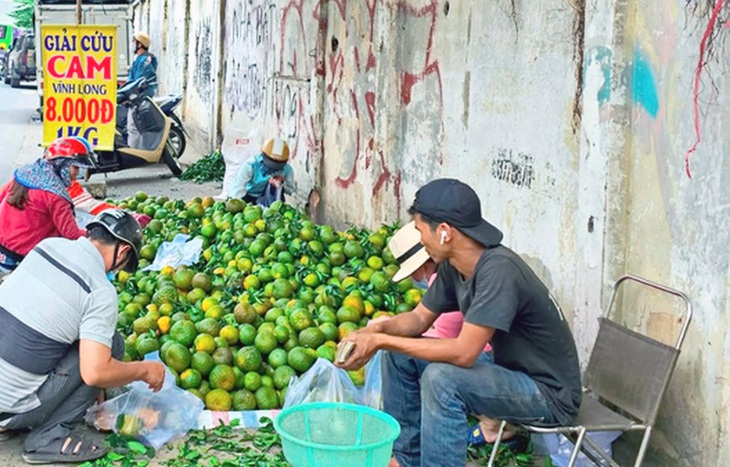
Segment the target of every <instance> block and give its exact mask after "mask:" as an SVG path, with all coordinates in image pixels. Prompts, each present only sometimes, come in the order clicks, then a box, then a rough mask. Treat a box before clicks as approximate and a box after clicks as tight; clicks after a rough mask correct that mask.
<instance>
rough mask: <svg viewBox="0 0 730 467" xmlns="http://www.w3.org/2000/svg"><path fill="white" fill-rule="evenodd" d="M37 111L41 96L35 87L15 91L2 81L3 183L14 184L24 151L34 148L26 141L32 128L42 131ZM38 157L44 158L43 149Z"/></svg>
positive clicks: (0, 163)
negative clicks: (12, 181)
mask: <svg viewBox="0 0 730 467" xmlns="http://www.w3.org/2000/svg"><path fill="white" fill-rule="evenodd" d="M37 107H38V94H37V91H36V88H35V84H34V83H33V84H29V85H24V87H22V88H19V89H13V88H11V87H10V86H8V85H6V84H3V83H2V81H0V148H2V150H1V151H0V182H2V183H5V182H6V181H8V180H10V177H11V174H12V169H13V168H14V166H15V165H16V161H17V160H18V159H19V156H20V152H21V148H28V147H32V146H30V141H28V142H26V141H25V137H26V134H27V130H28V128H29V127H30V126H32V125H35V126H39V127H40V124H39V123H33V122H32V117H33V114H34V113H35V109H36V108H37ZM36 144H37V143H36ZM24 150H26V151H27V150H28V149H24ZM32 150H33V149H31V151H32ZM38 155H40V149H38V152H37V153H36V155H35V156H34V157H37V156H38Z"/></svg>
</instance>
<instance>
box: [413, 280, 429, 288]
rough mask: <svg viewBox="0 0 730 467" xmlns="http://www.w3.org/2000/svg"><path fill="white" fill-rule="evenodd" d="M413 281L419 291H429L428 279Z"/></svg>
mask: <svg viewBox="0 0 730 467" xmlns="http://www.w3.org/2000/svg"><path fill="white" fill-rule="evenodd" d="M411 280H412V281H413V285H415V286H416V287H417V288H419V289H427V288H428V279H420V280H416V279H411Z"/></svg>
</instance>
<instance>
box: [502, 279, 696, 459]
mask: <svg viewBox="0 0 730 467" xmlns="http://www.w3.org/2000/svg"><path fill="white" fill-rule="evenodd" d="M626 281H631V282H635V283H638V284H640V285H642V286H646V287H648V288H650V289H654V290H656V291H659V292H662V293H666V294H669V295H673V296H675V297H678V298H680V299H681V300H682V301H683V302H684V305H685V312H684V316H683V319H682V322H681V329H680V332H679V335H678V337H677V340H676V343H675V345H674V346H673V347H672V346H669V345H667V344H664V343H661V342H659V341H657V340H654V339H652V338H650V337H648V336H645V335H643V334H640V333H637V332H635V331H632V330H630V329H628V328H626V327H624V326H622V325H620V324H618V323H616V322H615V321H612V320H610V319H609V317H610V314H611V310H612V309H613V306H614V304H615V301H616V297H617V294H618V292H619V289H620V287H621V285H622V284H624V283H626ZM691 319H692V304H691V303H690V301H689V298H688V297H687V296H686V295H685V294H684V293H682V292H680V291H678V290H675V289H671V288H669V287H666V286H663V285H660V284H657V283H655V282H651V281H649V280H647V279H644V278H641V277H638V276H634V275H631V274H628V275H625V276H622V277H621V278H619V279H618V280H617V281H616V283H615V284H614V287H613V294H612V295H611V302H610V303H609V305H608V309H607V310H606V313H605V315H604V316H603V317H601V318H599V329H598V336H597V338H596V342H595V344H594V346H593V351H592V352H591V357H590V360H589V361H588V367H587V369H586V373H585V375H584V381H583V384H584V388H583V403H582V404H581V407H580V411H579V413H578V416H577V417H576V419H575V420H574V421H573V422H572V423H571V424H570V425H569V426H559V427H541V426H535V425H524V424H522V425H520V426H522V427H523V428H524V429H526V430H527V431H530V432H533V433H556V434H563V435H566V437H567V438H568V439H569V440H570V441H571V442H573V443H574V445H575V447H574V449H573V452H572V453H571V456H570V462H569V464H568V466H569V467H573V465H575V462H576V460H577V459H578V453H579V452H583V454H585V455H586V457H588V458H589V459H590V460H591V461H592V462H594V463H595V464H596V465H603V464H601V460H603V461H605V462H607V463H608V465H611V466H613V467H618V464H617V463H616V462H614V461H613V459H611V456H609V455H608V453H606V452H604V451H603V450H602V449H601V448H600V447H599V446H598V445H597V444H596V443H595V442H594V441H593V440H592V439H591V438H590V437H587V436H586V433H589V432H596V431H620V432H622V433H623V432H626V431H643V432H644V437H643V439H642V442H641V446H640V448H639V452H638V454H637V456H636V463H635V464H634V465H635V466H636V467H638V466H640V465H641V463H642V462H643V460H644V455H645V454H646V450H647V447H648V444H649V437H650V436H651V431H652V429H653V427H654V423H655V422H656V418H657V414H658V412H659V405H660V404H661V401H662V399H663V397H664V393H665V392H666V390H667V386H668V385H669V380H670V378H671V377H672V372H673V371H674V367H675V365H676V363H677V358H678V357H679V351H680V349H681V347H682V342H683V341H684V337H685V335H686V333H687V327H688V326H689V323H690V320H691ZM507 423H508V421H503V422H502V423H501V425H500V427H499V432H498V434H497V441H496V442H495V443H494V449H493V450H492V455H491V457H490V459H489V464H488V465H489V466H490V467H491V466H493V465H494V460H495V458H496V454H497V450H498V448H499V442H500V440H501V438H502V434H503V432H504V429H505V427H506V425H507ZM586 445H587V446H588V447H590V450H588V449H586ZM594 453H595V454H597V456H598V457H600V459H598V458H597V457H596V455H595V454H594Z"/></svg>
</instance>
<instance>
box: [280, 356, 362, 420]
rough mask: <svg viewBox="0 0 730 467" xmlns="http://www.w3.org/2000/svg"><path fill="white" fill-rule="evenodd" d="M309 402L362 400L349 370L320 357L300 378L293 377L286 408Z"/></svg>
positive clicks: (285, 404)
mask: <svg viewBox="0 0 730 467" xmlns="http://www.w3.org/2000/svg"><path fill="white" fill-rule="evenodd" d="M309 402H349V403H351V404H359V403H360V402H361V399H360V394H359V393H358V390H357V387H355V385H354V384H353V382H352V380H350V377H349V376H347V372H346V371H344V370H341V369H340V368H337V367H336V366H334V365H333V364H332V363H330V361H329V360H325V359H324V358H318V359H317V361H316V362H314V365H312V367H311V368H310V369H309V370H307V371H306V373H304V374H303V375H301V376H300V377H298V378H292V380H291V382H290V383H289V389H288V390H287V391H286V400H285V401H284V408H285V409H286V408H288V407H293V406H295V405H299V404H306V403H309Z"/></svg>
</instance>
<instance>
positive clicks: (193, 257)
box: [143, 234, 203, 271]
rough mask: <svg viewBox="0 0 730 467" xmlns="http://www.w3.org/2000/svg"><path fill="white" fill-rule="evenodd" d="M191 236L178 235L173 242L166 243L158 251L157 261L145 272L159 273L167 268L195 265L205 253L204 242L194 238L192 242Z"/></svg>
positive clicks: (145, 269)
mask: <svg viewBox="0 0 730 467" xmlns="http://www.w3.org/2000/svg"><path fill="white" fill-rule="evenodd" d="M189 238H190V236H189V235H185V234H177V235H176V236H175V238H174V239H172V241H171V242H164V243H163V244H162V245H160V248H158V249H157V254H156V255H155V260H154V261H153V262H152V264H150V265H149V266H147V267H146V268H144V269H143V271H159V270H161V269H162V268H164V267H165V266H171V267H173V268H176V267H178V266H182V265H185V266H190V265H192V264H195V263H196V262H197V261H198V259H199V258H200V253H201V252H202V251H203V240H202V239H201V238H194V239H192V240H190V241H188V239H189Z"/></svg>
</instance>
